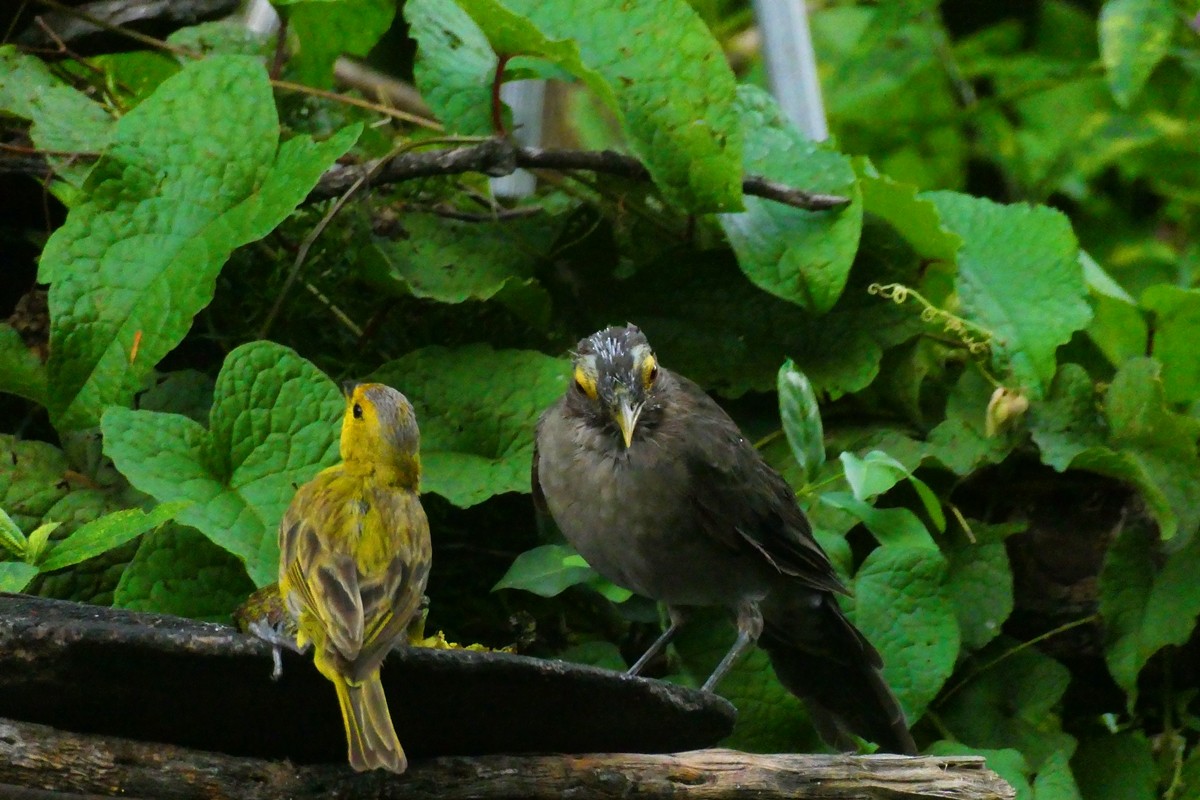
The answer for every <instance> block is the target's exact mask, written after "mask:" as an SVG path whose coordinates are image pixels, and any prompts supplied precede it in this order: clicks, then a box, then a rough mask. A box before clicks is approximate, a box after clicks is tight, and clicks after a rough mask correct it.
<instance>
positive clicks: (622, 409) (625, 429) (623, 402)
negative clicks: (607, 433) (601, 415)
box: [613, 392, 642, 450]
mask: <svg viewBox="0 0 1200 800" xmlns="http://www.w3.org/2000/svg"><path fill="white" fill-rule="evenodd" d="M641 413H642V404H641V403H638V404H637V405H634V404H633V401H632V400H631V399H630V397H629V395H628V394H627V393H626V392H621V393H620V394H619V395H617V408H616V410H615V412H614V413H613V419H615V420H616V422H617V426H618V427H619V428H620V429H621V436H622V437H623V438H624V439H625V449H626V450H628V449H629V445H631V444H633V429H634V428H635V427H637V421H638V417H639V416H640V415H641Z"/></svg>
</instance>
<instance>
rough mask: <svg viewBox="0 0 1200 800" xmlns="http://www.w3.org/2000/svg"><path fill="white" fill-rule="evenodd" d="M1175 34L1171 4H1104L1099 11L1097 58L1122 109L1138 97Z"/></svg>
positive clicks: (1119, 0) (1164, 0)
mask: <svg viewBox="0 0 1200 800" xmlns="http://www.w3.org/2000/svg"><path fill="white" fill-rule="evenodd" d="M1174 30H1175V9H1174V7H1173V5H1172V3H1171V0H1107V2H1105V4H1104V8H1102V9H1101V10H1100V54H1101V56H1102V57H1103V58H1104V68H1105V70H1106V71H1107V73H1108V85H1109V88H1111V89H1112V94H1113V97H1114V98H1116V101H1117V102H1118V103H1119V104H1120V105H1121V106H1122V107H1128V106H1129V104H1130V103H1132V102H1133V101H1134V99H1135V98H1136V97H1137V96H1138V94H1139V93H1140V92H1141V90H1142V86H1143V85H1145V83H1146V79H1147V78H1149V77H1150V73H1151V72H1153V71H1154V68H1155V67H1156V66H1158V62H1159V61H1161V60H1162V58H1163V56H1165V55H1166V54H1167V50H1168V49H1169V48H1170V46H1171V34H1172V33H1173V32H1174Z"/></svg>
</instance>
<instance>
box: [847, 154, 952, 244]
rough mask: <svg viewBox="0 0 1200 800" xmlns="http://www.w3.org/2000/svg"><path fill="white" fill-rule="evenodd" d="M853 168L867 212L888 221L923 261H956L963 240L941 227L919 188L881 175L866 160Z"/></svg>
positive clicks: (863, 159)
mask: <svg viewBox="0 0 1200 800" xmlns="http://www.w3.org/2000/svg"><path fill="white" fill-rule="evenodd" d="M854 168H855V171H856V172H857V173H858V176H859V180H858V186H859V189H860V191H861V192H862V200H863V210H864V211H866V212H867V213H868V214H875V215H876V216H879V217H881V218H883V219H885V220H887V223H888V224H889V225H891V226H892V227H893V228H895V229H896V231H897V232H898V233H899V234H900V235H901V236H903V237H904V240H905V241H907V242H908V243H909V244H910V245H912V248H913V250H914V251H916V253H917V254H918V255H919V256H921V257H922V258H926V259H929V260H931V261H945V262H948V263H950V262H953V261H954V260H955V256H956V254H957V253H958V249H959V248H960V247H962V238H961V237H960V236H959V235H958V234H956V233H953V232H952V231H951V230H950V229H949V228H947V227H946V226H945V225H944V224H943V223H942V219H941V217H940V216H939V214H938V210H937V206H936V205H934V203H933V201H931V200H929V199H928V198H925V197H921V196H919V195H918V193H917V187H915V186H911V185H909V184H905V183H901V182H900V181H897V180H895V179H894V178H889V177H888V176H887V175H881V174H880V173H879V171H878V170H876V169H875V165H873V164H872V163H871V162H870V161H869V160H867V159H866V158H863V157H859V158H855V159H854Z"/></svg>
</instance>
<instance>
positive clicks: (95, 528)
mask: <svg viewBox="0 0 1200 800" xmlns="http://www.w3.org/2000/svg"><path fill="white" fill-rule="evenodd" d="M189 505H191V501H189V500H173V501H170V502H167V503H163V504H162V505H160V506H157V507H156V508H154V509H153V510H152V511H150V512H145V511H142V510H141V509H140V508H130V509H126V510H124V511H115V512H113V513H112V514H105V515H104V516H103V517H100V518H99V519H94V520H92V521H91V522H88V523H86V524H84V525H81V526H80V527H79V528H77V529H76V530H75V532H74V533H72V534H71V535H70V536H68V537H67V538H65V539H63V540H61V541H59V542H58V543H56V544H54V545H52V546H51V547H50V550H49V552H48V553H47V554H46V555H45V556H44V557H43V558H42V559H40V560H39V562H38V568H39V569H41V570H43V571H45V572H49V571H51V570H56V569H62V568H63V567H70V566H72V565H74V564H78V563H79V562H81V561H86V560H87V559H89V558H94V557H96V556H98V555H100V554H102V553H106V552H108V551H109V550H112V549H113V548H116V547H120V546H121V545H123V544H125V543H126V542H128V541H129V540H130V539H133V538H134V537H136V536H139V535H141V534H142V533H145V532H146V531H148V530H150V529H151V528H155V527H157V526H159V525H161V524H162V523H164V522H166V521H167V520H169V519H171V518H172V517H175V516H177V515H178V514H179V513H180V512H181V511H183V510H184V509H186V508H187V507H188V506H189Z"/></svg>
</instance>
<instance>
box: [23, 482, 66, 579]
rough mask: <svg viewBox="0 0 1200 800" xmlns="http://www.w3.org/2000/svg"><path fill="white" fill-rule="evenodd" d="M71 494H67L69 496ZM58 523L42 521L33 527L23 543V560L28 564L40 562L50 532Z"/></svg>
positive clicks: (52, 531) (38, 563)
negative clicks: (27, 538) (26, 540)
mask: <svg viewBox="0 0 1200 800" xmlns="http://www.w3.org/2000/svg"><path fill="white" fill-rule="evenodd" d="M70 496H71V495H67V497H68V498H69V497H70ZM59 524H60V523H58V522H54V521H50V522H43V523H42V524H41V525H38V526H37V527H36V528H34V530H33V533H31V534H29V541H28V542H27V543H26V544H25V561H26V563H29V564H36V565H39V566H40V564H41V561H42V556H43V555H45V552H46V545H47V543H49V541H50V534H52V533H54V531H55V530H56V529H57V528H58V526H59Z"/></svg>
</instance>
